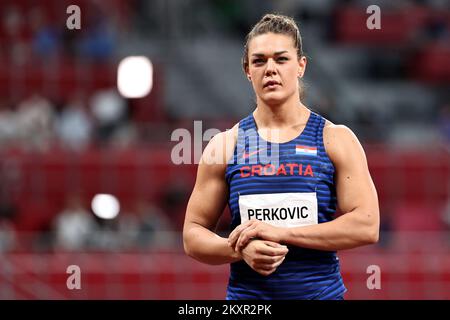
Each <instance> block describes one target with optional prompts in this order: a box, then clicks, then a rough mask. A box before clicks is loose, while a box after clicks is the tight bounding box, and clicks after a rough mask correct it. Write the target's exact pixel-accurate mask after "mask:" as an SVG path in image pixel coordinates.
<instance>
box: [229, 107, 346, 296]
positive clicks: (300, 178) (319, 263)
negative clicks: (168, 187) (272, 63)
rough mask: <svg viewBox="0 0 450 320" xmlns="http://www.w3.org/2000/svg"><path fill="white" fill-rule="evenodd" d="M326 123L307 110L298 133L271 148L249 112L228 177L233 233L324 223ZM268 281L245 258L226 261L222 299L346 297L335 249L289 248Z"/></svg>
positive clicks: (329, 204)
mask: <svg viewBox="0 0 450 320" xmlns="http://www.w3.org/2000/svg"><path fill="white" fill-rule="evenodd" d="M324 125H325V119H324V118H323V117H322V116H320V115H318V114H316V113H314V112H311V114H310V116H309V119H308V121H307V124H306V126H305V128H304V130H303V131H302V133H301V134H300V135H299V136H298V137H296V138H295V139H293V140H291V141H289V142H286V143H271V142H269V141H266V140H264V139H263V138H261V137H260V136H259V134H258V132H257V127H256V122H255V119H254V117H253V114H250V115H249V116H247V117H246V118H244V119H242V120H241V121H240V122H239V131H238V138H237V143H236V146H235V149H234V154H233V157H232V158H231V159H230V160H229V162H228V163H227V168H226V172H225V178H226V181H227V183H228V188H229V199H228V205H229V208H230V212H231V215H232V217H231V229H234V228H235V227H236V226H238V225H239V224H241V223H243V222H245V221H247V220H250V219H258V220H262V221H265V222H267V223H270V224H272V225H275V226H280V227H288V228H289V227H299V226H306V225H313V224H318V223H323V222H327V221H330V220H332V219H333V215H334V213H335V210H336V192H335V184H334V166H333V164H332V162H331V160H330V159H329V157H328V156H327V154H326V151H325V148H324V145H323V128H324ZM288 249H289V252H288V254H287V255H286V258H285V260H284V261H283V263H282V264H281V265H280V266H279V267H278V268H277V270H276V271H275V272H274V273H272V274H271V275H269V276H263V275H260V274H259V273H257V272H256V271H254V270H253V269H251V268H250V267H249V266H248V265H247V263H246V262H245V261H243V260H241V261H238V262H234V263H231V265H230V277H229V282H228V288H227V297H226V298H227V299H233V300H234V299H339V298H342V295H343V294H344V293H345V291H346V288H345V286H344V283H343V280H342V277H341V274H340V266H339V260H338V257H337V255H336V252H332V251H321V250H313V249H305V248H300V247H296V246H291V245H288Z"/></svg>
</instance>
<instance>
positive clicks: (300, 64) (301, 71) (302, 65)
mask: <svg viewBox="0 0 450 320" xmlns="http://www.w3.org/2000/svg"><path fill="white" fill-rule="evenodd" d="M306 64H307V60H306V57H305V56H302V57H301V58H300V59H298V77H299V78H303V75H304V74H305V71H306Z"/></svg>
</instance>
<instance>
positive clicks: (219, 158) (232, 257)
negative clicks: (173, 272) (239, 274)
mask: <svg viewBox="0 0 450 320" xmlns="http://www.w3.org/2000/svg"><path fill="white" fill-rule="evenodd" d="M230 131H231V130H230ZM231 134H232V133H230V132H223V133H219V134H218V135H216V136H215V137H214V138H213V139H212V140H211V141H210V143H209V144H208V146H207V147H206V148H205V151H204V153H203V155H202V158H201V160H200V164H199V166H198V172H197V180H196V183H195V186H194V189H193V191H192V194H191V197H190V199H189V203H188V206H187V210H186V217H185V221H184V228H183V242H184V250H185V251H186V253H187V254H188V255H189V256H191V257H193V258H194V259H196V260H199V261H200V262H204V263H207V264H224V263H230V262H234V261H237V260H240V259H241V255H240V253H237V252H236V251H234V250H233V248H231V247H230V246H228V244H227V238H222V237H220V236H218V235H217V234H216V233H215V232H214V229H215V227H216V225H217V222H218V220H219V218H220V215H221V214H222V212H223V209H224V207H225V205H226V201H227V198H228V190H227V186H226V181H225V177H224V176H225V168H226V159H227V155H228V153H229V150H233V148H234V145H233V146H232V147H231V146H229V145H228V146H227V145H226V143H225V142H226V141H227V140H228V142H230V141H231V139H230V138H232V136H231ZM221 152H222V154H220V153H221Z"/></svg>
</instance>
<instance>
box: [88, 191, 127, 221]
mask: <svg viewBox="0 0 450 320" xmlns="http://www.w3.org/2000/svg"><path fill="white" fill-rule="evenodd" d="M91 207H92V211H93V212H94V214H95V215H96V216H97V217H99V218H101V219H114V218H115V217H117V215H118V214H119V211H120V204H119V200H118V199H117V198H116V197H114V196H113V195H110V194H97V195H95V196H94V198H92V203H91Z"/></svg>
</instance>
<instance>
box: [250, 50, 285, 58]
mask: <svg viewBox="0 0 450 320" xmlns="http://www.w3.org/2000/svg"><path fill="white" fill-rule="evenodd" d="M283 53H287V51H286V50H283V51H277V52H275V53H274V56H279V55H280V54H283ZM252 56H255V57H264V56H265V54H264V53H254V54H252Z"/></svg>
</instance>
